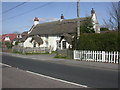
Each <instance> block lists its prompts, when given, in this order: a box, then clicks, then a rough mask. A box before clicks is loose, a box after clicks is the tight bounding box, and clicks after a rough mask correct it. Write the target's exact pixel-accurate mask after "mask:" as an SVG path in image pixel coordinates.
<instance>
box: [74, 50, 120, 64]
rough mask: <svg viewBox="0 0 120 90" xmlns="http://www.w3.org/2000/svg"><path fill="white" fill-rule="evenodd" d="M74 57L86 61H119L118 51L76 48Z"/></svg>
mask: <svg viewBox="0 0 120 90" xmlns="http://www.w3.org/2000/svg"><path fill="white" fill-rule="evenodd" d="M73 54H74V55H73V58H74V59H79V60H85V61H95V62H109V63H119V52H118V51H112V52H108V51H83V50H74V52H73Z"/></svg>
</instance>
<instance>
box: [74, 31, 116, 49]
mask: <svg viewBox="0 0 120 90" xmlns="http://www.w3.org/2000/svg"><path fill="white" fill-rule="evenodd" d="M76 42H78V43H77V45H75V44H76ZM73 49H78V50H97V51H102V50H104V51H116V50H118V33H117V32H111V33H101V34H96V33H92V34H82V35H81V36H80V38H79V40H78V41H76V40H74V42H73Z"/></svg>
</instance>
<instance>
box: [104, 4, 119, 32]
mask: <svg viewBox="0 0 120 90" xmlns="http://www.w3.org/2000/svg"><path fill="white" fill-rule="evenodd" d="M104 23H105V26H106V27H107V28H109V29H112V30H118V31H120V2H114V3H112V4H111V7H110V8H109V19H108V20H104Z"/></svg>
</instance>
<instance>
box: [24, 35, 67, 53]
mask: <svg viewBox="0 0 120 90" xmlns="http://www.w3.org/2000/svg"><path fill="white" fill-rule="evenodd" d="M60 38H61V37H58V36H57V35H56V36H48V38H47V37H45V36H42V37H41V39H42V40H43V44H42V45H40V46H39V45H38V44H36V47H48V48H49V49H52V51H56V49H57V42H59V40H60ZM31 39H32V37H29V38H27V39H26V40H25V42H24V43H23V47H31V48H32V47H34V44H33V43H31V42H30V41H31ZM63 41H65V40H64V39H63V40H62V41H61V43H60V44H61V48H59V49H63ZM33 42H34V40H33ZM46 42H48V43H46ZM66 48H69V44H68V43H66Z"/></svg>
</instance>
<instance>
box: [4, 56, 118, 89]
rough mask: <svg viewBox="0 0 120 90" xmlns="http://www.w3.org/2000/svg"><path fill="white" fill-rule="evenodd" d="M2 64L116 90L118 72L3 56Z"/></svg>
mask: <svg viewBox="0 0 120 90" xmlns="http://www.w3.org/2000/svg"><path fill="white" fill-rule="evenodd" d="M2 63H4V64H7V65H10V66H12V67H16V68H19V69H22V70H24V71H31V72H34V73H38V74H41V75H45V76H49V77H53V78H56V79H60V80H64V81H68V82H73V83H76V84H80V85H85V86H88V87H91V88H118V72H117V71H113V70H111V71H110V70H104V69H95V68H88V67H87V68H85V67H75V66H67V65H62V64H55V63H52V62H51V63H50V62H47V61H38V60H32V59H26V58H20V57H19V58H18V57H13V56H9V55H5V54H3V56H2ZM3 77H4V75H3Z"/></svg>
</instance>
